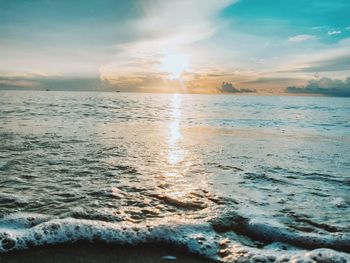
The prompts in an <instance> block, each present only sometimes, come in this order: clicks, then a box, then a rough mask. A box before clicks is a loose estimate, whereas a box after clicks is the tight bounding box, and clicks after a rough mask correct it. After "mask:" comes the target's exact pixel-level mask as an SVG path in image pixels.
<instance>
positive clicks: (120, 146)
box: [0, 91, 350, 262]
mask: <svg viewBox="0 0 350 263" xmlns="http://www.w3.org/2000/svg"><path fill="white" fill-rule="evenodd" d="M79 240H88V241H91V242H95V241H103V242H107V243H115V244H131V245H137V244H144V243H166V244H170V245H173V246H177V247H183V248H186V249H188V251H189V252H191V253H197V254H201V255H203V256H206V257H208V258H211V259H214V260H218V261H223V262H246V261H247V260H251V261H254V260H255V261H259V260H260V262H285V261H288V260H289V261H293V262H310V261H322V260H323V261H322V262H347V261H349V260H350V258H349V252H350V101H349V99H347V98H329V97H277V96H276V97H268V96H266V97H262V96H230V95H187V94H186V95H179V94H136V93H98V92H95V93H88V92H38V91H28V92H24V91H1V92H0V251H1V252H7V251H11V250H20V249H27V248H30V247H32V246H39V245H46V244H56V243H66V242H68V243H69V242H76V241H79Z"/></svg>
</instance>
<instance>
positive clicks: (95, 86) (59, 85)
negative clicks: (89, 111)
mask: <svg viewBox="0 0 350 263" xmlns="http://www.w3.org/2000/svg"><path fill="white" fill-rule="evenodd" d="M117 88H118V87H117V86H115V85H113V84H111V83H108V82H105V81H103V80H101V79H99V78H96V77H67V76H64V77H63V76H43V75H32V76H30V75H28V76H5V75H3V76H0V90H9V89H10V90H11V89H21V90H46V89H49V90H74V91H96V90H98V91H114V90H116V89H117Z"/></svg>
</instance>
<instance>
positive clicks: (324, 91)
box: [286, 77, 350, 97]
mask: <svg viewBox="0 0 350 263" xmlns="http://www.w3.org/2000/svg"><path fill="white" fill-rule="evenodd" d="M286 92H287V93H295V94H320V95H326V96H338V97H350V77H348V78H347V79H346V80H344V81H343V80H339V79H331V78H321V79H313V80H310V81H309V82H308V84H307V85H306V86H303V87H294V86H293V87H288V88H287V89H286Z"/></svg>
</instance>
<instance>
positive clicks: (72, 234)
mask: <svg viewBox="0 0 350 263" xmlns="http://www.w3.org/2000/svg"><path fill="white" fill-rule="evenodd" d="M28 218H30V220H29V221H30V222H35V223H33V224H32V225H30V224H28V223H26V222H27V221H28ZM13 225H16V227H13ZM77 241H90V242H95V241H102V242H106V243H113V244H118V245H138V244H147V243H164V244H170V245H173V246H175V247H183V248H186V249H187V250H188V251H189V252H190V253H195V254H200V255H202V256H205V257H207V258H210V259H214V260H218V261H223V262H247V261H249V262H250V261H253V260H258V259H259V258H260V259H264V260H265V261H267V262H268V261H272V259H273V260H275V261H276V262H279V261H283V260H286V259H289V260H291V262H299V261H298V260H300V262H308V261H310V260H315V259H316V258H318V259H319V260H321V259H322V260H325V262H330V260H332V262H346V261H347V260H350V258H349V255H348V254H345V253H342V252H338V251H335V250H331V249H316V250H312V251H307V250H301V249H297V248H291V249H289V248H288V247H287V250H284V249H285V248H284V247H283V246H277V245H275V246H273V245H272V246H270V247H269V246H265V247H264V248H257V247H250V246H247V245H243V244H242V243H240V242H238V241H237V240H229V239H227V236H225V235H220V234H218V233H217V232H216V231H214V229H213V228H212V226H211V224H210V223H208V222H200V221H198V220H196V221H188V220H184V221H181V222H180V221H176V222H173V221H171V220H168V221H166V220H162V221H161V222H147V223H144V224H132V223H126V222H118V223H107V222H102V221H93V220H81V219H73V218H65V219H49V218H48V217H47V216H43V215H34V214H23V213H21V214H14V215H11V216H7V217H5V218H3V219H1V220H0V252H7V251H11V250H21V249H27V248H29V247H31V246H42V245H52V244H60V243H70V242H77ZM293 260H294V261H293Z"/></svg>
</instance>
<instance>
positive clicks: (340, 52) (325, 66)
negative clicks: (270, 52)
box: [278, 38, 350, 74]
mask: <svg viewBox="0 0 350 263" xmlns="http://www.w3.org/2000/svg"><path fill="white" fill-rule="evenodd" d="M349 47H350V38H346V39H343V40H341V41H339V42H338V43H336V44H334V45H331V46H329V47H322V48H321V49H316V50H314V49H308V50H307V52H302V53H300V54H297V55H294V57H290V60H286V62H285V65H284V66H281V67H280V70H279V71H278V72H284V73H298V72H305V73H315V72H334V73H341V72H342V71H344V72H345V71H349V70H350V49H349ZM346 74H347V73H346Z"/></svg>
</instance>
